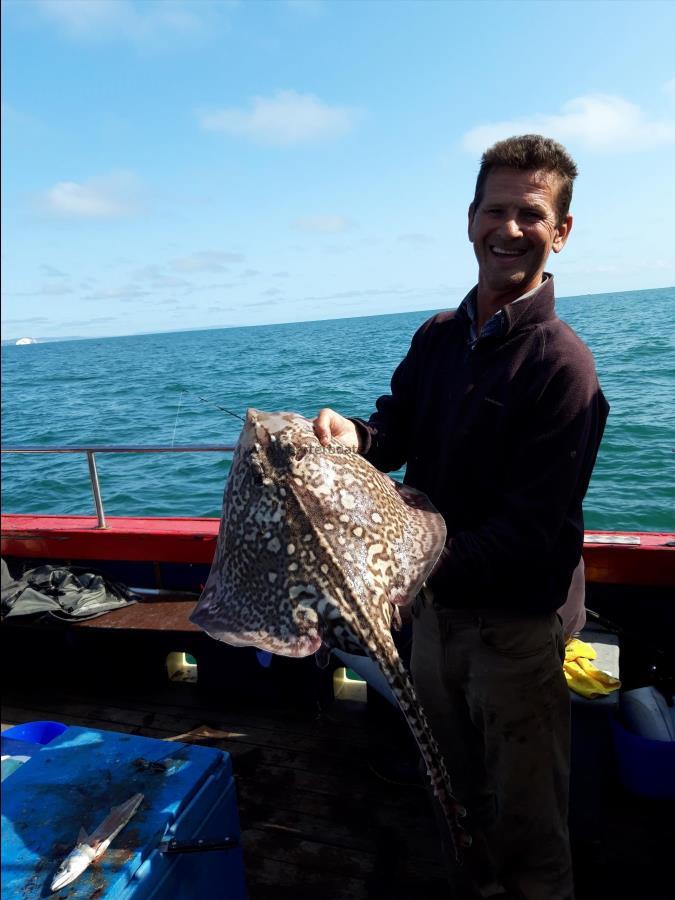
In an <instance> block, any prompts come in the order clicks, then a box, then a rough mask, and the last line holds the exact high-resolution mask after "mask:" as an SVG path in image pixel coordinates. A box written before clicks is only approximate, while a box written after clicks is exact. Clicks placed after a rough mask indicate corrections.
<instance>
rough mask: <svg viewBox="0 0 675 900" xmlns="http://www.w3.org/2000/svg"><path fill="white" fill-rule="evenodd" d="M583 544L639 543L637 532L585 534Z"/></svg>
mask: <svg viewBox="0 0 675 900" xmlns="http://www.w3.org/2000/svg"><path fill="white" fill-rule="evenodd" d="M584 543H585V544H639V543H640V538H639V536H638V535H637V534H607V533H603V534H585V535H584Z"/></svg>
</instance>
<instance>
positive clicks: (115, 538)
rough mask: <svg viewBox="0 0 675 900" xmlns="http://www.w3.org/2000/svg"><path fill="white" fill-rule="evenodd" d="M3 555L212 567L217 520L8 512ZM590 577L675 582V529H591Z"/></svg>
mask: <svg viewBox="0 0 675 900" xmlns="http://www.w3.org/2000/svg"><path fill="white" fill-rule="evenodd" d="M0 523H1V529H0V530H1V532H2V540H1V544H2V555H3V556H14V557H28V558H31V559H77V560H85V559H95V560H128V561H141V562H142V561H147V562H175V563H206V564H210V563H211V561H212V559H213V555H214V552H215V547H216V540H217V537H218V527H219V520H218V519H210V518H209V519H207V518H163V517H129V516H110V517H108V519H107V527H106V528H100V527H99V525H98V520H97V518H96V517H95V516H46V515H16V514H7V515H4V516H2V517H1V519H0ZM583 553H584V561H585V563H586V581H588V582H598V583H606V584H626V585H644V586H649V587H675V533H672V532H645V531H642V532H604V531H592V532H586V538H585V541H584V550H583Z"/></svg>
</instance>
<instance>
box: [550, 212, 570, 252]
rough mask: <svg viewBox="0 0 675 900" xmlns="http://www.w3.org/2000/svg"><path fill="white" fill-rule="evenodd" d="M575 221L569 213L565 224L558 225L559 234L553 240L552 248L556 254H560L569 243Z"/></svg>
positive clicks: (564, 221)
mask: <svg viewBox="0 0 675 900" xmlns="http://www.w3.org/2000/svg"><path fill="white" fill-rule="evenodd" d="M573 221H574V219H573V218H572V216H571V215H570V214H569V213H568V214H567V215H566V216H565V219H564V220H563V222H561V224H560V225H558V227H557V232H558V233H557V235H556V236H555V238H554V239H553V245H552V247H551V249H552V250H553V252H554V253H560V251H561V250H562V248H563V247H564V246H565V244H566V243H567V238H568V237H569V236H570V231H571V230H572V223H573Z"/></svg>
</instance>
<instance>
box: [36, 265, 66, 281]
mask: <svg viewBox="0 0 675 900" xmlns="http://www.w3.org/2000/svg"><path fill="white" fill-rule="evenodd" d="M40 271H41V272H42V274H43V275H46V276H47V278H68V275H67V273H66V272H62V271H61V269H57V268H56V267H55V266H50V265H49V264H48V263H42V265H41V266H40Z"/></svg>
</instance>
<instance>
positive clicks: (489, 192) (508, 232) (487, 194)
mask: <svg viewBox="0 0 675 900" xmlns="http://www.w3.org/2000/svg"><path fill="white" fill-rule="evenodd" d="M558 190H559V179H558V177H557V176H556V175H555V174H553V173H550V172H523V171H520V170H518V169H509V168H506V167H503V166H500V167H498V168H496V169H493V170H492V171H491V172H490V174H489V175H488V177H487V179H486V180H485V185H484V190H483V198H482V200H481V202H480V203H479V205H478V206H477V207H476V208H474V206H473V204H471V206H470V207H469V240H470V241H471V242H472V244H473V249H474V252H475V254H476V259H477V260H478V283H479V287H480V288H482V289H484V290H488V291H490V292H491V293H493V294H498V295H501V294H507V295H510V294H511V293H513V297H510V299H515V298H516V297H518V296H520V295H521V294H524V293H526V292H527V291H530V290H532V289H533V288H535V287H536V286H537V285H538V284H539V283H540V282H541V277H542V274H543V272H544V267H545V265H546V260H547V259H548V255H549V253H550V252H551V250H553V252H554V253H559V252H560V251H561V250H562V248H563V247H564V246H565V242H566V241H567V237H568V235H569V232H570V229H571V227H572V216H570V215H568V216H566V217H565V219H564V220H563V221H562V222H560V223H559V222H558V212H557V199H558Z"/></svg>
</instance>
